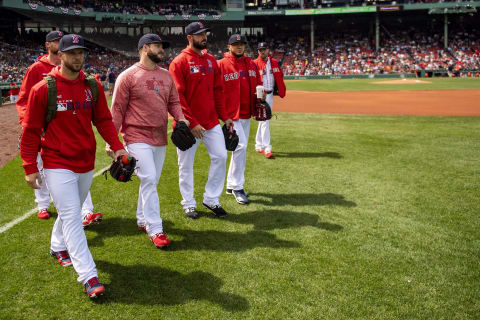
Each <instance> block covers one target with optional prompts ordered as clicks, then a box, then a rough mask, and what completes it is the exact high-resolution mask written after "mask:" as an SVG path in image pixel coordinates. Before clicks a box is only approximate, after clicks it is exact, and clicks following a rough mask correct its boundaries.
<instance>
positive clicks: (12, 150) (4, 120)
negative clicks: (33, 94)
mask: <svg viewBox="0 0 480 320" xmlns="http://www.w3.org/2000/svg"><path fill="white" fill-rule="evenodd" d="M0 126H1V128H2V134H0V168H2V167H3V166H4V165H5V164H7V163H8V162H9V161H10V160H11V159H13V158H15V156H16V155H17V153H18V147H17V145H18V135H19V134H20V131H21V129H20V125H19V124H18V116H17V110H16V108H15V104H8V105H3V106H1V107H0Z"/></svg>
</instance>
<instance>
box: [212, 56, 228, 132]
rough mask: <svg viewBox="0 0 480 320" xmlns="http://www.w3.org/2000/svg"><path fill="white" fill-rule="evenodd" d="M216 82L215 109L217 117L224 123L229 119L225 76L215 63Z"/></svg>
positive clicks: (214, 84) (214, 88)
mask: <svg viewBox="0 0 480 320" xmlns="http://www.w3.org/2000/svg"><path fill="white" fill-rule="evenodd" d="M213 72H214V80H213V81H214V82H213V95H214V99H215V109H216V110H217V115H218V117H219V118H220V119H222V121H224V122H225V120H227V119H228V115H227V111H226V110H225V96H224V94H223V76H222V72H221V71H220V68H219V67H218V65H217V64H216V63H213Z"/></svg>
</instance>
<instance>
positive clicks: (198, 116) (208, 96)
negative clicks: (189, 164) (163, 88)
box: [169, 47, 229, 130]
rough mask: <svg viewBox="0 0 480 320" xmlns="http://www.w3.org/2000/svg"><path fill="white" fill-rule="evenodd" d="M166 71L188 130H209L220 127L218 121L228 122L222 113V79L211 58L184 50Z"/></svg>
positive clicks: (187, 49) (189, 49) (223, 109)
mask: <svg viewBox="0 0 480 320" xmlns="http://www.w3.org/2000/svg"><path fill="white" fill-rule="evenodd" d="M169 69H170V73H171V74H172V77H173V80H174V81H175V85H176V86H177V90H178V96H179V98H180V104H181V106H182V111H183V114H184V115H185V118H186V119H187V120H188V121H190V128H193V127H195V126H197V125H198V124H200V125H201V126H202V127H204V128H205V130H209V129H211V128H213V127H215V126H216V125H217V124H219V122H218V119H219V118H220V119H222V120H223V121H225V120H227V119H229V118H228V116H227V113H226V112H225V101H224V95H223V83H222V75H221V73H220V69H219V68H218V65H217V61H216V60H215V58H214V57H213V56H212V55H210V54H208V53H204V52H202V53H201V54H198V53H197V52H195V51H194V50H193V49H191V48H189V47H187V48H185V49H183V50H182V52H181V53H180V54H179V55H178V56H177V57H175V59H173V61H172V63H171V64H170V68H169ZM174 125H175V124H174Z"/></svg>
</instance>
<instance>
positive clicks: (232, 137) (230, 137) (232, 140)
mask: <svg viewBox="0 0 480 320" xmlns="http://www.w3.org/2000/svg"><path fill="white" fill-rule="evenodd" d="M222 131H223V136H224V137H225V147H226V148H227V150H228V151H235V149H236V148H237V146H238V141H239V139H238V135H237V132H236V131H235V130H233V129H232V130H229V129H228V128H227V125H226V124H224V125H223V127H222Z"/></svg>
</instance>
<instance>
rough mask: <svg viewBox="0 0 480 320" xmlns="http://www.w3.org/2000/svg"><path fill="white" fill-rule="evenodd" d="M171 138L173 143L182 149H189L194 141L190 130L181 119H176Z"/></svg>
mask: <svg viewBox="0 0 480 320" xmlns="http://www.w3.org/2000/svg"><path fill="white" fill-rule="evenodd" d="M171 139H172V142H173V144H174V145H176V146H177V148H178V149H180V150H182V151H185V150H187V149H190V148H191V147H192V146H193V145H194V144H195V142H196V140H195V137H194V136H193V134H192V131H190V129H189V128H188V126H187V125H186V124H185V122H183V121H178V122H177V123H176V124H175V129H173V132H172V136H171Z"/></svg>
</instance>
